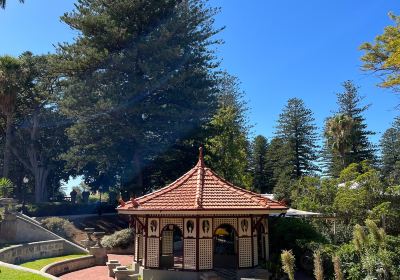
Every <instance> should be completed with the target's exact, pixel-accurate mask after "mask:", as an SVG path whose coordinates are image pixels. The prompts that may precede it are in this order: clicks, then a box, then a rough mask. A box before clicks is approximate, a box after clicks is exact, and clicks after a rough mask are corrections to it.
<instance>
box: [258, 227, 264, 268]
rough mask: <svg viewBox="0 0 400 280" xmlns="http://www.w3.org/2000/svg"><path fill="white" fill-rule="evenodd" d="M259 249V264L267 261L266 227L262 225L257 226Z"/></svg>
mask: <svg viewBox="0 0 400 280" xmlns="http://www.w3.org/2000/svg"><path fill="white" fill-rule="evenodd" d="M257 248H258V261H259V263H261V262H263V261H265V256H266V254H265V227H264V225H263V224H262V223H259V225H258V226H257Z"/></svg>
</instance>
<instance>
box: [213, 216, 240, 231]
mask: <svg viewBox="0 0 400 280" xmlns="http://www.w3.org/2000/svg"><path fill="white" fill-rule="evenodd" d="M222 224H228V225H231V226H233V227H234V228H235V230H236V232H237V229H238V228H237V219H236V218H215V219H214V224H213V232H215V230H216V229H217V228H218V227H219V226H220V225H222Z"/></svg>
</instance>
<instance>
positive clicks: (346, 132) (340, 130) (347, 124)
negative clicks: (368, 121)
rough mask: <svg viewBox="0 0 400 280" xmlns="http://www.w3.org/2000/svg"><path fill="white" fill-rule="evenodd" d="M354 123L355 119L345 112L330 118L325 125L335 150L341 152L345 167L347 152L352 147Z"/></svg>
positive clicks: (326, 134) (326, 132) (327, 135)
mask: <svg viewBox="0 0 400 280" xmlns="http://www.w3.org/2000/svg"><path fill="white" fill-rule="evenodd" d="M353 125H354V119H352V118H351V117H349V116H347V115H344V114H339V115H336V116H333V117H331V118H329V119H328V120H327V121H326V125H325V136H326V137H327V139H328V143H329V144H330V145H331V147H332V149H333V151H336V152H337V153H338V154H339V156H340V159H341V163H342V167H343V168H344V167H345V164H346V160H345V156H346V153H348V152H349V150H350V149H351V134H352V131H353Z"/></svg>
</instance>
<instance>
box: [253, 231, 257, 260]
mask: <svg viewBox="0 0 400 280" xmlns="http://www.w3.org/2000/svg"><path fill="white" fill-rule="evenodd" d="M253 243H254V248H253V251H254V255H253V258H254V265H258V244H257V236H254V237H253Z"/></svg>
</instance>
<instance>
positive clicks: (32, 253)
mask: <svg viewBox="0 0 400 280" xmlns="http://www.w3.org/2000/svg"><path fill="white" fill-rule="evenodd" d="M83 252H85V251H82V250H81V249H80V248H79V247H78V246H71V244H69V243H68V242H66V240H64V239H57V240H46V241H39V242H31V243H25V244H19V245H13V246H10V247H7V248H4V249H1V250H0V261H3V262H6V263H11V264H20V263H23V262H27V261H31V260H36V259H43V258H51V257H58V256H63V255H69V254H76V253H83Z"/></svg>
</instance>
